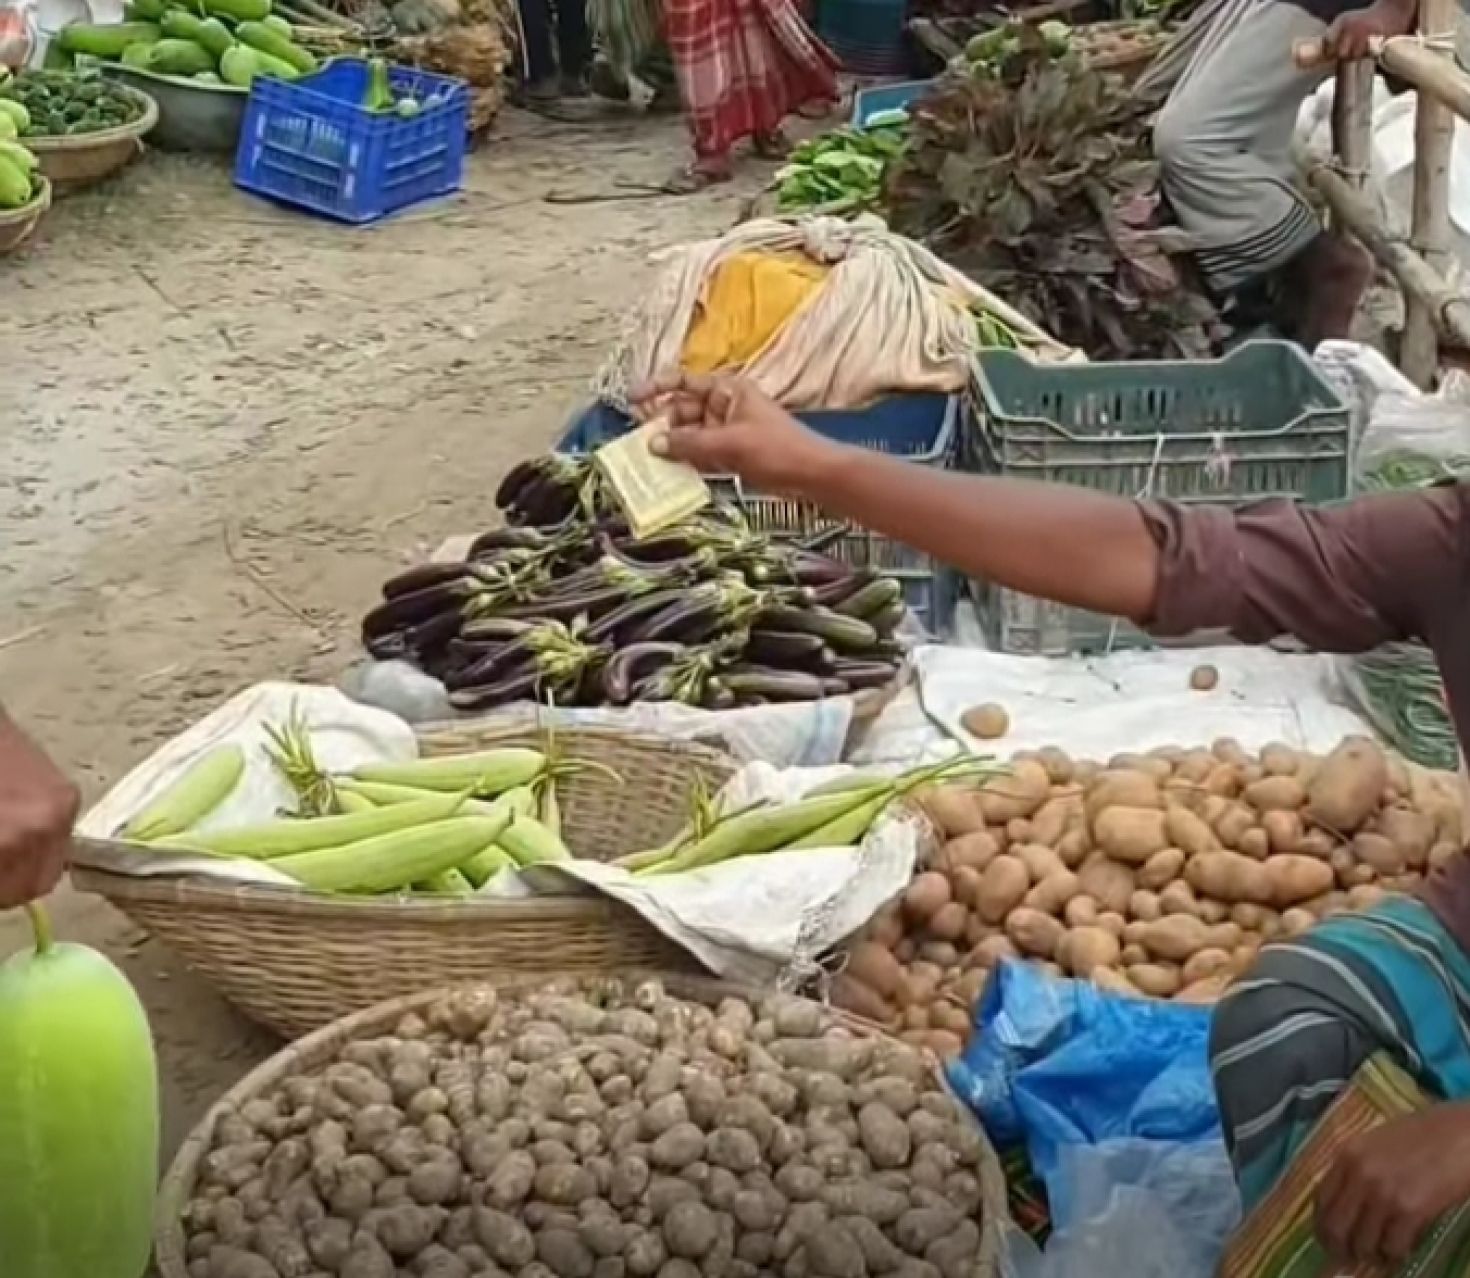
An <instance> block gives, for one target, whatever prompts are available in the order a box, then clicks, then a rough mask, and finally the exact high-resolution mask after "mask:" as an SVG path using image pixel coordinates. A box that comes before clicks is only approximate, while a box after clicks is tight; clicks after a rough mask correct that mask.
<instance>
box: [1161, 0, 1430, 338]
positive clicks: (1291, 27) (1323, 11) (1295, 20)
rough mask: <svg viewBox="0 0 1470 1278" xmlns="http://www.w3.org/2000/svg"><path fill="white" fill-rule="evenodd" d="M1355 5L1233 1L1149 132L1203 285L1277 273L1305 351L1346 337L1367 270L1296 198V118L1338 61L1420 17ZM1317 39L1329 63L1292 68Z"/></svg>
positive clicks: (1326, 0)
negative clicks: (1296, 307) (1294, 306)
mask: <svg viewBox="0 0 1470 1278" xmlns="http://www.w3.org/2000/svg"><path fill="white" fill-rule="evenodd" d="M1357 2H1358V0H1247V3H1246V4H1245V5H1244V10H1243V12H1242V9H1241V6H1240V5H1239V4H1232V5H1228V6H1227V7H1226V9H1225V11H1224V12H1223V13H1222V14H1221V17H1220V20H1219V23H1217V27H1218V28H1219V29H1216V28H1211V29H1209V30H1208V31H1207V32H1206V33H1205V34H1204V35H1203V37H1202V39H1203V46H1202V48H1201V49H1200V51H1199V52H1198V53H1196V54H1195V56H1194V59H1193V61H1192V62H1191V63H1190V65H1189V66H1188V68H1187V69H1186V70H1185V72H1184V75H1183V77H1182V78H1181V79H1180V81H1179V83H1178V84H1177V85H1176V86H1175V88H1174V90H1173V92H1172V93H1171V94H1170V96H1169V100H1168V101H1167V102H1166V103H1165V104H1164V108H1163V110H1162V112H1161V113H1160V115H1159V119H1158V122H1157V124H1156V125H1155V128H1154V151H1155V154H1156V155H1157V156H1158V159H1159V168H1160V176H1161V179H1162V182H1163V188H1164V194H1165V195H1166V196H1167V197H1168V200H1169V206H1170V208H1171V209H1172V210H1173V213H1174V216H1175V217H1176V218H1177V219H1178V221H1179V224H1180V225H1181V226H1182V227H1183V228H1184V230H1185V231H1187V232H1188V233H1189V234H1190V236H1191V238H1192V239H1193V241H1194V243H1195V246H1196V260H1197V261H1198V263H1199V266H1200V268H1201V270H1202V272H1203V274H1204V277H1205V280H1206V282H1207V283H1208V284H1209V285H1210V287H1211V288H1212V289H1213V290H1214V291H1215V292H1216V293H1217V294H1219V295H1220V296H1222V297H1226V296H1230V295H1238V294H1241V293H1243V292H1248V291H1249V290H1250V288H1251V287H1252V286H1255V285H1257V284H1258V283H1262V282H1265V281H1266V280H1268V279H1273V278H1275V277H1276V276H1277V275H1278V273H1281V272H1284V276H1283V277H1282V281H1281V282H1282V283H1283V285H1284V287H1283V289H1282V295H1283V296H1284V297H1285V298H1287V299H1292V298H1299V299H1301V300H1302V302H1303V303H1304V304H1305V307H1306V309H1305V311H1304V312H1303V313H1301V314H1299V315H1297V316H1295V317H1292V318H1293V320H1294V331H1295V336H1296V337H1297V338H1298V339H1299V340H1300V341H1301V342H1302V343H1303V344H1304V345H1306V346H1308V347H1312V346H1315V345H1316V344H1317V343H1318V342H1319V341H1322V340H1323V339H1325V338H1332V337H1346V336H1347V334H1348V330H1349V327H1350V326H1351V324H1352V320H1353V315H1354V312H1355V311H1356V309H1357V305H1358V302H1359V300H1360V299H1361V297H1362V294H1363V290H1364V289H1365V288H1366V287H1367V284H1368V281H1369V280H1370V278H1371V275H1372V262H1371V260H1370V259H1369V257H1368V255H1367V253H1366V252H1365V251H1364V250H1363V249H1361V248H1359V247H1358V246H1357V245H1356V244H1354V243H1352V242H1350V241H1348V240H1345V239H1342V238H1339V237H1338V236H1336V235H1329V234H1327V233H1325V232H1324V231H1323V230H1322V227H1321V225H1320V224H1319V223H1318V221H1317V215H1316V213H1315V212H1314V211H1313V210H1312V207H1311V205H1310V204H1308V202H1307V200H1306V198H1305V197H1304V196H1303V194H1302V192H1301V190H1300V188H1299V186H1298V183H1297V171H1296V163H1295V161H1294V159H1293V157H1292V133H1293V131H1294V130H1295V128H1296V121H1297V115H1298V113H1299V112H1300V110H1301V107H1302V103H1303V102H1305V101H1306V98H1307V96H1308V94H1310V93H1312V92H1313V91H1314V90H1315V89H1316V88H1317V86H1318V85H1319V84H1321V83H1322V81H1323V80H1324V79H1325V78H1326V77H1327V76H1328V75H1330V74H1331V72H1332V61H1333V60H1343V61H1346V60H1349V59H1353V58H1361V57H1364V56H1366V55H1367V53H1368V48H1369V44H1370V42H1371V41H1372V40H1373V38H1374V37H1385V38H1386V37H1390V36H1397V35H1403V34H1405V33H1406V32H1408V31H1409V30H1411V29H1412V28H1413V26H1414V21H1415V17H1416V14H1417V10H1418V5H1417V3H1416V0H1376V3H1374V4H1372V5H1370V6H1368V7H1367V8H1352V6H1353V5H1354V4H1355V3H1357ZM1318 39H1320V40H1321V41H1322V42H1323V46H1324V50H1325V52H1326V54H1327V55H1328V59H1329V60H1327V61H1323V62H1319V63H1317V64H1316V65H1315V66H1313V67H1312V68H1310V69H1303V68H1301V67H1298V66H1297V65H1296V63H1295V62H1294V61H1293V57H1292V50H1293V46H1294V45H1296V44H1297V43H1299V42H1305V41H1312V40H1318Z"/></svg>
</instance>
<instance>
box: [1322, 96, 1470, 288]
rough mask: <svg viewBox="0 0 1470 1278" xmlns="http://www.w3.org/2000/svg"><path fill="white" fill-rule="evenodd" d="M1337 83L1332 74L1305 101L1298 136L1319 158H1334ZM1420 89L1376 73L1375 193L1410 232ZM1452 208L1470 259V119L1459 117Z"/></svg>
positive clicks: (1390, 220) (1399, 230)
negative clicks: (1395, 86) (1396, 88)
mask: <svg viewBox="0 0 1470 1278" xmlns="http://www.w3.org/2000/svg"><path fill="white" fill-rule="evenodd" d="M1335 88H1336V84H1335V81H1334V80H1333V78H1332V77H1328V79H1327V80H1325V81H1324V82H1323V83H1322V85H1321V87H1320V88H1319V89H1318V90H1317V92H1316V93H1315V94H1313V95H1312V96H1311V97H1309V98H1308V99H1307V100H1306V101H1305V102H1304V103H1303V104H1302V108H1301V111H1300V113H1299V114H1298V116H1297V125H1296V135H1295V141H1296V145H1297V147H1298V149H1299V150H1301V151H1304V152H1305V153H1306V154H1307V155H1308V156H1309V157H1310V158H1311V160H1312V162H1314V163H1318V164H1323V163H1327V162H1328V161H1329V160H1330V159H1331V158H1332V101H1333V97H1334V93H1335ZM1418 97H1419V95H1418V94H1417V93H1414V92H1412V91H1411V92H1406V93H1400V94H1398V95H1397V96H1395V95H1393V94H1390V93H1389V91H1388V86H1387V85H1386V84H1385V83H1384V81H1383V78H1382V77H1381V76H1374V78H1373V151H1372V160H1371V168H1372V179H1371V183H1370V186H1369V192H1370V194H1371V195H1372V196H1373V197H1374V198H1375V199H1377V200H1378V201H1379V204H1380V207H1381V208H1382V210H1383V212H1384V213H1385V214H1386V215H1387V216H1386V220H1387V225H1388V229H1389V231H1390V232H1391V233H1393V234H1396V235H1405V234H1407V233H1408V229H1409V225H1410V221H1411V218H1412V213H1413V171H1414V113H1415V111H1416V109H1417V106H1418ZM1449 213H1450V223H1451V234H1452V241H1453V245H1452V246H1453V248H1454V252H1455V256H1456V257H1457V258H1459V260H1460V262H1461V263H1470V124H1466V122H1465V121H1464V120H1461V119H1459V118H1458V117H1456V119H1455V136H1454V142H1453V144H1452V147H1451V150H1450V181H1449Z"/></svg>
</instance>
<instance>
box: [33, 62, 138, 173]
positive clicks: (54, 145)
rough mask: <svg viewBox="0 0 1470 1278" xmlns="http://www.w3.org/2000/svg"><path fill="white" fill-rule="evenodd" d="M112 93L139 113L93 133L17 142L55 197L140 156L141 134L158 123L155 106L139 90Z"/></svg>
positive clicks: (128, 88) (121, 88)
mask: <svg viewBox="0 0 1470 1278" xmlns="http://www.w3.org/2000/svg"><path fill="white" fill-rule="evenodd" d="M112 92H114V93H116V94H118V95H120V96H123V97H126V98H128V99H129V100H131V101H132V102H134V103H135V104H136V105H137V106H138V107H139V109H140V110H141V112H142V114H141V115H139V116H138V118H137V119H136V120H130V121H129V122H128V123H127V124H119V125H118V126H117V127H116V128H111V129H99V130H98V131H97V132H96V133H79V134H76V135H75V136H71V135H67V136H62V137H27V138H22V139H21V142H22V144H23V145H24V146H25V147H26V148H27V149H28V150H29V151H31V152H32V153H33V154H34V155H35V157H36V159H37V160H38V161H39V163H40V167H41V172H42V173H44V174H45V175H46V176H47V177H48V178H50V179H51V183H52V185H53V186H55V188H56V193H57V194H58V195H64V194H65V193H66V192H67V191H76V190H80V189H81V188H82V187H84V186H91V185H92V184H93V183H94V182H100V181H101V180H102V179H103V178H105V177H110V176H111V175H112V174H114V173H116V172H117V171H118V170H119V169H120V168H122V167H123V166H124V165H125V164H127V163H128V162H129V161H131V160H133V159H135V158H137V157H138V156H140V155H142V154H143V135H144V134H145V133H147V132H148V130H149V129H151V128H152V127H153V126H154V125H155V124H157V123H158V103H156V102H155V101H154V100H153V99H152V98H150V97H149V96H148V95H147V94H146V93H144V92H143V91H142V90H141V89H134V88H132V87H131V86H129V85H126V84H115V85H113V86H112Z"/></svg>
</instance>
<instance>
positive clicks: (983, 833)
mask: <svg viewBox="0 0 1470 1278" xmlns="http://www.w3.org/2000/svg"><path fill="white" fill-rule="evenodd" d="M999 855H1000V841H999V840H998V839H997V838H996V837H995V835H993V834H991V833H990V832H989V831H988V830H974V831H972V832H971V833H969V834H962V835H960V836H959V837H958V838H954V839H950V841H949V842H948V843H946V844H945V845H944V847H943V848H942V849H941V850H940V856H939V859H940V863H941V864H943V865H946V866H949V867H955V866H968V867H970V868H971V869H973V870H983V869H984V868H985V867H986V866H987V865H989V864H990V863H991V862H992V861H993V860H995V858H996V857H997V856H999Z"/></svg>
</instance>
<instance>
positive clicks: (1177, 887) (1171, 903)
mask: <svg viewBox="0 0 1470 1278" xmlns="http://www.w3.org/2000/svg"><path fill="white" fill-rule="evenodd" d="M1219 855H1221V856H1224V855H1226V854H1225V853H1220V854H1219ZM1191 864H1192V863H1191ZM1187 868H1188V867H1186V870H1187ZM1159 909H1160V910H1161V911H1162V912H1163V913H1164V914H1165V915H1169V914H1188V915H1198V914H1199V899H1198V898H1197V897H1196V896H1195V894H1194V888H1193V887H1192V886H1191V885H1190V882H1189V880H1188V879H1175V880H1174V882H1172V883H1166V884H1165V885H1164V890H1163V891H1162V892H1160V893H1159Z"/></svg>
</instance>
